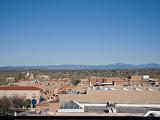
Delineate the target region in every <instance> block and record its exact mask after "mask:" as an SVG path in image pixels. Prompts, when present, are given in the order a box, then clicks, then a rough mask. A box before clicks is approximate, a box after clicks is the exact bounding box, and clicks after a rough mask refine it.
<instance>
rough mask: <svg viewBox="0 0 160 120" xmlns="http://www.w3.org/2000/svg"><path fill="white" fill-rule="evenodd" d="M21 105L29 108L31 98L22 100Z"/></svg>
mask: <svg viewBox="0 0 160 120" xmlns="http://www.w3.org/2000/svg"><path fill="white" fill-rule="evenodd" d="M23 105H24V106H25V107H26V108H29V107H30V105H31V100H30V99H26V100H24V102H23Z"/></svg>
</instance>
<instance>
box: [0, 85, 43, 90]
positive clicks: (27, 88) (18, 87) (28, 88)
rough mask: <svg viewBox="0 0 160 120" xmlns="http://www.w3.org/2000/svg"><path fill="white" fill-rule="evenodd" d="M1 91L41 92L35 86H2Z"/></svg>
mask: <svg viewBox="0 0 160 120" xmlns="http://www.w3.org/2000/svg"><path fill="white" fill-rule="evenodd" d="M0 90H41V89H40V88H37V87H33V86H3V87H2V86H1V87H0Z"/></svg>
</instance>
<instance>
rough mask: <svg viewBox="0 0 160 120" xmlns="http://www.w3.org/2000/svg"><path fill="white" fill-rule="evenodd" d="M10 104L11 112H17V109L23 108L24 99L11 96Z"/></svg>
mask: <svg viewBox="0 0 160 120" xmlns="http://www.w3.org/2000/svg"><path fill="white" fill-rule="evenodd" d="M10 102H11V110H12V111H13V112H17V111H18V110H19V109H22V108H23V105H24V104H23V103H24V99H22V98H19V97H16V96H13V97H11V98H10Z"/></svg>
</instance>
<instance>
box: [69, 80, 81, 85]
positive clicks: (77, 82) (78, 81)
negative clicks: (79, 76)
mask: <svg viewBox="0 0 160 120" xmlns="http://www.w3.org/2000/svg"><path fill="white" fill-rule="evenodd" d="M80 82H81V81H80V80H73V81H71V83H72V84H73V85H76V86H77V85H78V84H79V83H80Z"/></svg>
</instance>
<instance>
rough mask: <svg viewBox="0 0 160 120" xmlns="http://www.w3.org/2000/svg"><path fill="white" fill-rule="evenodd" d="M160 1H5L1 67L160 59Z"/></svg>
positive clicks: (0, 5)
mask: <svg viewBox="0 0 160 120" xmlns="http://www.w3.org/2000/svg"><path fill="white" fill-rule="evenodd" d="M159 6H160V0H0V66H15V65H57V64H86V65H105V64H112V63H131V64H141V63H159V64H160V7H159Z"/></svg>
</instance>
